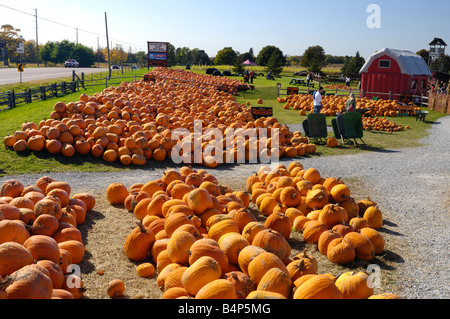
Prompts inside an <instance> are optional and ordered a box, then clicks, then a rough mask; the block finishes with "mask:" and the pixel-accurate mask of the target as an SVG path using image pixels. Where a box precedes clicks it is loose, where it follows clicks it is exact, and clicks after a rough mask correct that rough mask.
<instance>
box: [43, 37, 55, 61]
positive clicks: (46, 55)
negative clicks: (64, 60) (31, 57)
mask: <svg viewBox="0 0 450 319" xmlns="http://www.w3.org/2000/svg"><path fill="white" fill-rule="evenodd" d="M55 47H56V43H55V42H52V41H49V42H47V43H46V44H44V45H43V46H42V48H41V49H40V50H39V57H40V60H41V61H43V62H44V63H45V64H47V63H48V62H52V60H53V59H52V54H53V50H54V49H55Z"/></svg>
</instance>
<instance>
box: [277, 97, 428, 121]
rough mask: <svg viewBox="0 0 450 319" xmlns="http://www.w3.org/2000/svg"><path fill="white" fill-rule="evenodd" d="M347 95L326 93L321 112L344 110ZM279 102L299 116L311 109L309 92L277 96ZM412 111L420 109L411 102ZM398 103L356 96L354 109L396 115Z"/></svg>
mask: <svg viewBox="0 0 450 319" xmlns="http://www.w3.org/2000/svg"><path fill="white" fill-rule="evenodd" d="M347 99H348V97H345V96H334V95H327V96H324V97H323V98H322V105H323V109H322V111H321V112H322V113H323V114H325V115H326V116H336V114H338V113H340V114H342V113H345V112H346V103H347ZM277 101H278V102H279V103H284V106H283V108H284V109H285V110H290V109H293V110H295V111H299V115H300V116H305V115H308V114H309V112H312V110H313V97H312V96H311V95H309V94H298V95H289V96H286V97H278V98H277ZM408 106H409V107H410V108H411V110H412V112H411V116H415V114H416V112H417V111H418V110H420V108H418V107H417V106H415V105H414V104H413V103H410V104H409V105H408ZM399 107H404V106H403V105H400V104H399V102H398V101H395V100H394V101H393V100H382V99H379V100H372V99H368V98H356V109H361V110H362V109H365V110H367V112H366V113H367V114H368V115H370V116H372V117H373V116H384V117H398V109H399Z"/></svg>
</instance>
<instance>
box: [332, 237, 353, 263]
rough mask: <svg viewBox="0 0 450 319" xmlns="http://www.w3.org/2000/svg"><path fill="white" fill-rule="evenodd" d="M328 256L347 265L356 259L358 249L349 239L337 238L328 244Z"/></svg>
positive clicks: (334, 261)
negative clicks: (356, 249)
mask: <svg viewBox="0 0 450 319" xmlns="http://www.w3.org/2000/svg"><path fill="white" fill-rule="evenodd" d="M327 257H328V259H329V260H330V261H331V262H333V263H336V264H340V265H345V264H348V263H351V262H353V261H354V260H355V257H356V251H355V248H354V247H353V245H352V243H351V242H350V241H349V240H348V239H345V238H337V239H333V240H332V241H331V242H330V243H329V244H328V248H327Z"/></svg>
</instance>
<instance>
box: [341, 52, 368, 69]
mask: <svg viewBox="0 0 450 319" xmlns="http://www.w3.org/2000/svg"><path fill="white" fill-rule="evenodd" d="M365 63H366V60H365V59H364V58H363V57H361V56H360V55H359V52H356V56H354V57H353V58H352V59H350V60H349V61H348V62H347V63H345V64H344V66H343V67H342V69H341V72H342V73H344V74H358V73H359V71H360V70H361V68H362V67H363V66H364V64H365Z"/></svg>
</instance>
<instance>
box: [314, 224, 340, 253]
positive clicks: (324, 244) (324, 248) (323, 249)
mask: <svg viewBox="0 0 450 319" xmlns="http://www.w3.org/2000/svg"><path fill="white" fill-rule="evenodd" d="M337 238H341V235H339V234H338V233H336V232H335V231H333V230H331V231H325V232H323V233H322V234H321V235H320V237H319V242H318V243H317V248H318V250H319V252H320V253H321V254H322V255H324V256H326V255H327V254H328V245H329V244H330V242H331V241H333V240H334V239H337Z"/></svg>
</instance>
